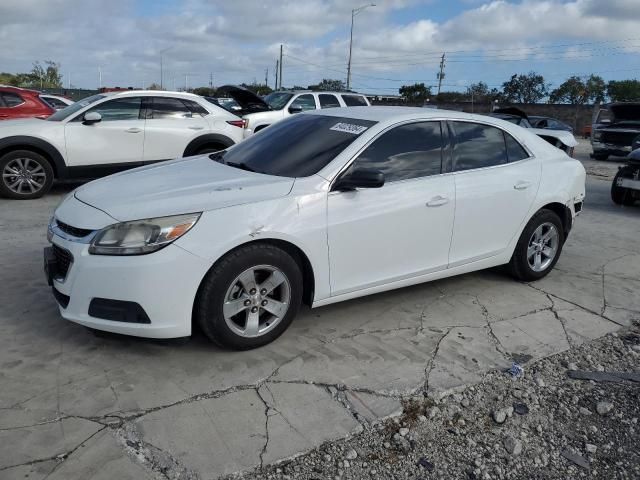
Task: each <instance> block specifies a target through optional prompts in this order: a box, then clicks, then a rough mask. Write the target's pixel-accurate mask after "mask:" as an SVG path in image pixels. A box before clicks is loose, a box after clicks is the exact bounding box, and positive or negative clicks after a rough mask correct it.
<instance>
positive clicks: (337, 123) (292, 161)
mask: <svg viewBox="0 0 640 480" xmlns="http://www.w3.org/2000/svg"><path fill="white" fill-rule="evenodd" d="M375 123H376V122H372V121H369V120H359V119H353V118H344V117H334V116H328V115H305V114H299V115H295V116H293V117H290V118H289V119H287V120H283V121H281V122H278V123H276V124H274V125H271V126H270V127H269V128H267V129H265V130H264V131H262V132H260V133H258V134H256V135H253V136H251V137H249V138H248V139H247V140H245V141H243V142H241V143H239V144H238V145H236V146H234V147H233V148H231V149H230V150H226V151H223V152H219V153H214V154H212V155H211V158H212V159H213V160H216V161H219V162H221V163H224V164H226V165H229V166H231V167H236V168H241V169H243V170H248V171H250V172H256V173H263V174H266V175H276V176H279V177H290V178H296V177H308V176H310V175H314V174H316V173H318V172H319V171H320V170H321V169H322V168H323V167H325V166H326V165H328V164H329V162H331V160H333V159H334V158H335V157H336V156H337V155H338V154H340V153H341V152H342V151H343V150H344V149H345V148H347V147H348V146H349V145H351V144H352V143H353V142H354V141H355V140H356V139H357V138H358V137H359V136H360V135H362V133H364V132H365V131H366V130H367V129H368V128H370V127H371V126H372V125H375Z"/></svg>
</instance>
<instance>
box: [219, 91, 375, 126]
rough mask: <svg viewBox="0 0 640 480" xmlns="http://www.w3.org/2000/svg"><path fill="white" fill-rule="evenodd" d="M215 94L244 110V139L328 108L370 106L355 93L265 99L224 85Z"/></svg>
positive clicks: (288, 93) (284, 95) (280, 95)
mask: <svg viewBox="0 0 640 480" xmlns="http://www.w3.org/2000/svg"><path fill="white" fill-rule="evenodd" d="M216 93H217V94H218V95H225V96H228V97H231V98H233V99H234V100H235V101H236V102H237V104H238V105H240V107H241V109H242V110H241V111H239V112H238V114H239V115H241V116H242V118H243V119H244V120H245V122H246V123H245V127H244V137H245V138H247V137H249V136H251V135H253V134H254V133H256V132H259V131H260V130H262V129H263V128H266V127H268V126H269V125H272V124H274V123H276V122H278V121H280V120H282V119H284V118H287V117H290V116H291V115H295V114H297V113H301V112H306V111H309V110H316V109H325V108H340V107H360V106H362V107H367V106H370V103H369V100H367V97H366V96H364V95H361V94H359V93H353V92H313V91H310V90H296V91H278V92H273V93H270V94H269V95H267V96H266V97H264V99H263V98H261V97H259V96H258V95H256V94H254V93H253V92H251V91H250V90H247V89H245V88H242V87H236V86H235V85H225V86H223V87H220V88H218V89H217V91H216Z"/></svg>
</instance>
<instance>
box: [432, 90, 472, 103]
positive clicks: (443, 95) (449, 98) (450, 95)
mask: <svg viewBox="0 0 640 480" xmlns="http://www.w3.org/2000/svg"><path fill="white" fill-rule="evenodd" d="M469 99H470V97H468V96H467V94H466V93H464V92H440V93H439V94H437V95H436V100H437V101H438V102H443V103H456V102H466V101H467V100H469Z"/></svg>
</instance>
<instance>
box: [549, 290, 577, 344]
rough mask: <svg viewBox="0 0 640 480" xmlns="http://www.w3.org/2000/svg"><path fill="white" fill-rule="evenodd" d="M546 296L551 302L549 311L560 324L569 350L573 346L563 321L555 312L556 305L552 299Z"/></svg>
mask: <svg viewBox="0 0 640 480" xmlns="http://www.w3.org/2000/svg"><path fill="white" fill-rule="evenodd" d="M546 295H547V298H548V299H549V301H550V302H551V308H550V309H549V310H550V311H551V313H553V315H554V316H555V317H556V320H558V322H560V325H561V326H562V331H563V332H564V336H565V338H566V339H567V344H568V345H569V348H571V347H573V346H574V345H573V342H572V341H571V337H570V336H569V332H567V326H566V325H565V323H564V320H563V319H562V317H560V314H559V313H558V311H557V310H556V303H555V302H554V301H553V297H552V296H551V295H549V294H548V293H547V294H546Z"/></svg>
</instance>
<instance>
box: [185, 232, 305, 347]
mask: <svg viewBox="0 0 640 480" xmlns="http://www.w3.org/2000/svg"><path fill="white" fill-rule="evenodd" d="M301 300H302V272H301V270H300V267H299V266H298V263H297V262H296V261H295V259H294V258H292V257H291V255H289V254H288V253H287V252H285V251H283V250H281V249H279V248H277V247H274V246H272V245H268V244H254V245H247V246H245V247H241V248H239V249H237V250H235V251H233V252H231V253H230V254H228V255H227V256H226V257H224V258H223V259H222V260H221V261H220V262H218V264H217V265H216V266H215V267H214V268H213V269H212V270H211V271H210V272H209V273H208V274H207V276H206V277H205V279H204V280H203V283H202V286H201V288H200V291H199V293H198V296H197V298H196V304H195V308H194V314H195V319H196V320H197V322H198V323H199V324H200V327H201V328H202V330H203V332H204V333H205V334H206V335H207V337H209V338H210V339H211V340H212V341H213V342H214V343H216V344H218V345H221V346H224V347H229V348H233V349H237V350H246V349H250V348H255V347H259V346H262V345H265V344H267V343H269V342H272V341H273V340H275V339H276V338H278V337H279V336H280V335H281V334H282V333H283V332H284V331H285V330H286V329H287V327H288V326H289V324H290V323H291V322H292V321H293V319H294V317H295V316H296V314H297V313H298V309H299V308H300V303H301Z"/></svg>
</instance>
